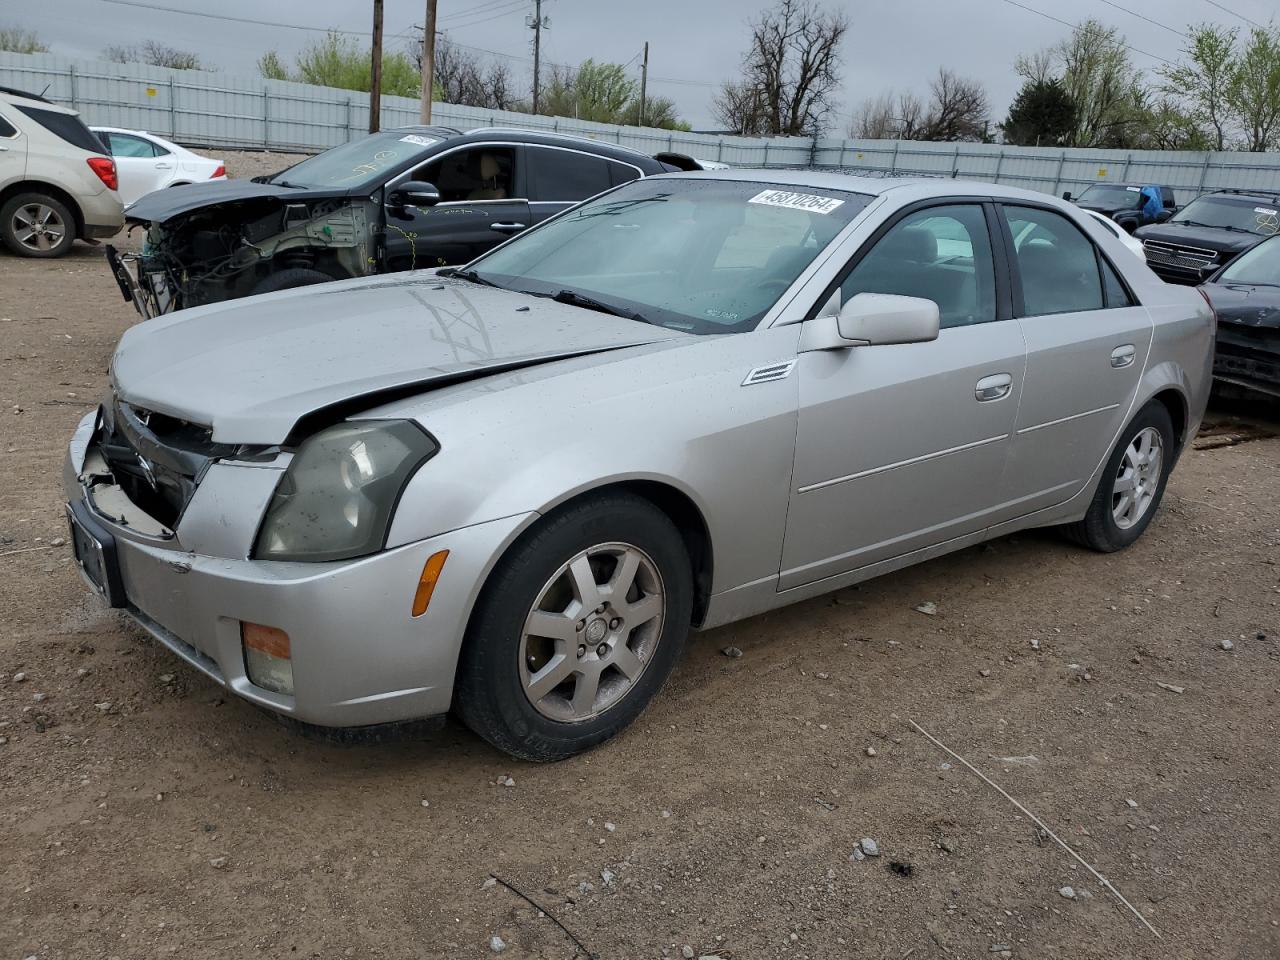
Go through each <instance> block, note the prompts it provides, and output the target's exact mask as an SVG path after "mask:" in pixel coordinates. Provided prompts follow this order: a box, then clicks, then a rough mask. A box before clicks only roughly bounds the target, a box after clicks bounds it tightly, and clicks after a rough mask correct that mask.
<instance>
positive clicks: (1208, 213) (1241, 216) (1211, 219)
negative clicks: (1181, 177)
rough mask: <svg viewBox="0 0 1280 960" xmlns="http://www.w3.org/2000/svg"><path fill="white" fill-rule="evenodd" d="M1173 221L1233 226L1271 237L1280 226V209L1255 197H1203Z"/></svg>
mask: <svg viewBox="0 0 1280 960" xmlns="http://www.w3.org/2000/svg"><path fill="white" fill-rule="evenodd" d="M1169 222H1170V223H1188V224H1192V225H1197V224H1198V225H1200V226H1203V227H1230V228H1234V229H1236V230H1248V231H1249V232H1250V233H1260V234H1262V235H1263V236H1270V235H1271V234H1273V233H1275V232H1276V231H1277V230H1278V229H1280V209H1277V208H1276V207H1273V206H1268V205H1266V204H1263V203H1258V202H1257V201H1256V200H1234V199H1232V200H1228V199H1226V198H1224V197H1201V198H1200V199H1199V200H1193V201H1192V202H1191V203H1189V204H1187V205H1186V206H1185V207H1184V208H1183V209H1181V210H1179V211H1178V213H1177V215H1176V216H1174V218H1173V219H1172V220H1170V221H1169Z"/></svg>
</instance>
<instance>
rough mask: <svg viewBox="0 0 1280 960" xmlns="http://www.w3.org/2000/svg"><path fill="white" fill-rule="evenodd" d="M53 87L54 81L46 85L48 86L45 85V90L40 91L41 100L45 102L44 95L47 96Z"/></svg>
mask: <svg viewBox="0 0 1280 960" xmlns="http://www.w3.org/2000/svg"><path fill="white" fill-rule="evenodd" d="M52 86H53V81H52V80H50V81H49V82H48V83H46V84H45V85H44V89H43V90H41V91H40V99H41V100H43V99H44V95H45V94H46V93H48V92H49V88H50V87H52Z"/></svg>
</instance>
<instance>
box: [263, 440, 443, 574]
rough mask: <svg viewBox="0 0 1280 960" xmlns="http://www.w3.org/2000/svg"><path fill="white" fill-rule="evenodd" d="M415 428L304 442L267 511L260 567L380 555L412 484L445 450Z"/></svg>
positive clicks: (264, 520)
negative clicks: (424, 466)
mask: <svg viewBox="0 0 1280 960" xmlns="http://www.w3.org/2000/svg"><path fill="white" fill-rule="evenodd" d="M439 449H440V448H439V446H438V445H437V444H436V442H435V441H434V440H433V439H432V438H431V437H430V436H429V435H428V434H427V433H426V432H425V431H424V430H422V429H421V428H420V427H419V426H418V425H417V424H415V423H413V422H411V421H409V420H366V421H358V420H352V421H347V422H345V423H340V424H337V425H336V426H333V427H329V428H328V429H326V430H321V431H320V432H319V433H317V434H315V435H314V436H312V437H310V438H308V439H307V440H306V441H305V442H303V444H302V446H301V447H300V448H299V450H298V452H297V454H296V455H295V456H294V458H293V462H292V463H290V464H289V468H288V469H287V470H285V473H284V476H283V477H281V479H280V483H279V485H278V486H277V487H276V492H275V495H274V496H273V497H272V498H271V503H270V504H269V505H268V507H267V513H266V517H265V518H264V519H263V521H262V528H261V529H260V530H259V531H258V539H257V543H256V544H255V545H254V550H253V554H254V557H255V558H256V559H258V560H306V561H313V562H316V561H325V560H350V559H353V558H355V557H363V556H367V555H369V554H371V553H377V552H378V551H379V550H381V549H382V548H383V546H384V545H385V544H386V540H387V530H388V528H389V527H390V525H391V516H392V514H393V513H394V512H395V507H396V503H397V502H398V501H399V499H400V493H401V491H403V490H404V487H405V484H406V483H407V482H408V481H409V478H410V477H411V476H412V475H413V473H414V472H415V471H416V470H417V469H418V467H420V466H421V465H422V464H423V463H425V462H426V461H427V460H429V459H430V458H431V457H432V456H434V455H435V453H436V451H437V450H439Z"/></svg>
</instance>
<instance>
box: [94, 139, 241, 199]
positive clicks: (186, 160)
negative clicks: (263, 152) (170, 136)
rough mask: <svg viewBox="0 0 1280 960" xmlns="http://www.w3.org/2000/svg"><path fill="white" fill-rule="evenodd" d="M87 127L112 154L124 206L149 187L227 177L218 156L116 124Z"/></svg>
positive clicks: (158, 188)
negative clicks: (202, 154)
mask: <svg viewBox="0 0 1280 960" xmlns="http://www.w3.org/2000/svg"><path fill="white" fill-rule="evenodd" d="M90 129H91V130H93V132H94V133H96V134H97V135H98V136H99V138H100V139H101V140H102V141H103V143H105V144H106V146H107V149H108V150H110V151H111V156H112V157H114V158H115V161H116V171H117V174H118V176H119V179H120V199H121V200H122V201H123V202H124V205H125V206H126V207H127V206H128V205H129V204H131V203H133V202H134V201H135V200H137V199H138V198H139V197H141V196H143V195H144V194H148V193H151V192H152V191H153V190H162V189H164V188H165V187H177V186H181V185H182V184H185V183H203V182H204V181H206V180H225V179H227V168H226V167H225V166H224V165H223V163H222V161H221V160H213V159H210V158H209V157H202V156H200V154H198V153H192V152H191V151H190V150H188V149H187V148H186V147H180V146H178V145H177V144H176V143H170V142H169V141H168V140H164V139H162V138H160V137H157V136H156V135H155V134H152V133H144V132H143V131H141V130H122V129H120V128H118V127H90Z"/></svg>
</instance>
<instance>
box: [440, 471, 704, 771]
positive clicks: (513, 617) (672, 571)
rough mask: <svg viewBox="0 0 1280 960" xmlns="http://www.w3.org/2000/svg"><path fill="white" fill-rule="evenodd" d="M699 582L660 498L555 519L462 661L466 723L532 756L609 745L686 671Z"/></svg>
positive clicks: (538, 535)
mask: <svg viewBox="0 0 1280 960" xmlns="http://www.w3.org/2000/svg"><path fill="white" fill-rule="evenodd" d="M692 584H693V577H692V574H691V571H690V564H689V558H688V555H687V554H686V552H685V548H684V543H683V541H682V539H681V537H680V534H679V532H678V531H677V530H676V528H675V526H674V525H673V524H672V523H671V520H670V519H668V517H667V516H666V514H664V513H663V512H662V511H660V510H659V509H658V508H657V507H655V506H653V505H652V504H650V503H649V502H648V501H645V500H641V499H638V498H634V497H630V496H624V495H613V494H606V495H602V496H599V497H592V498H590V499H587V500H583V501H581V502H579V503H575V504H572V505H570V506H569V507H567V508H565V509H564V510H562V511H559V512H557V513H554V514H551V515H549V516H548V517H546V518H545V519H544V520H542V521H541V522H540V523H539V524H538V525H537V526H536V527H534V528H533V529H532V530H531V531H530V532H529V533H528V534H526V535H525V536H524V537H523V538H522V539H521V540H520V541H519V542H518V543H517V544H516V545H515V546H514V547H513V548H512V549H511V550H510V551H509V553H508V554H507V555H506V556H505V557H503V559H502V561H501V562H500V563H499V565H498V567H497V568H496V569H495V570H494V572H493V574H492V576H491V577H490V579H489V582H488V583H487V584H486V585H485V589H484V592H483V593H482V594H481V597H480V600H479V602H478V603H477V606H476V611H475V614H474V615H473V617H472V622H471V625H470V627H469V629H468V631H467V637H466V641H465V643H464V646H463V650H462V655H461V658H460V660H459V664H458V677H457V684H456V689H455V698H454V699H455V704H456V709H457V712H458V714H459V716H460V717H461V718H462V720H463V722H464V723H466V724H467V726H469V727H470V728H471V729H472V730H474V731H475V732H476V733H477V734H479V735H480V736H481V737H483V738H484V739H486V740H488V741H489V742H490V743H491V744H493V745H494V746H495V747H497V748H499V749H500V750H505V751H506V752H507V753H510V754H513V755H515V756H517V757H520V758H522V759H525V760H559V759H562V758H564V757H569V756H572V755H573V754H575V753H579V752H581V751H583V750H587V749H589V748H591V747H594V746H596V745H597V744H599V743H602V742H604V741H605V740H607V739H609V738H610V737H612V736H614V735H615V734H617V733H618V732H619V731H621V730H622V729H623V728H624V727H626V726H627V725H628V724H630V723H631V722H632V721H633V720H635V719H636V717H638V716H639V715H640V713H641V712H642V711H643V710H644V708H645V707H646V706H647V705H648V703H649V701H650V700H652V699H653V697H654V695H655V694H656V693H657V692H658V690H659V689H660V688H661V687H662V684H663V682H664V681H665V680H666V678H667V676H668V674H669V673H670V672H671V669H672V667H673V666H674V665H675V662H676V659H677V658H678V657H679V654H680V650H681V648H682V647H683V645H684V641H685V638H686V636H687V635H688V632H689V623H690V619H691V615H692V609H693V587H692Z"/></svg>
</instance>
